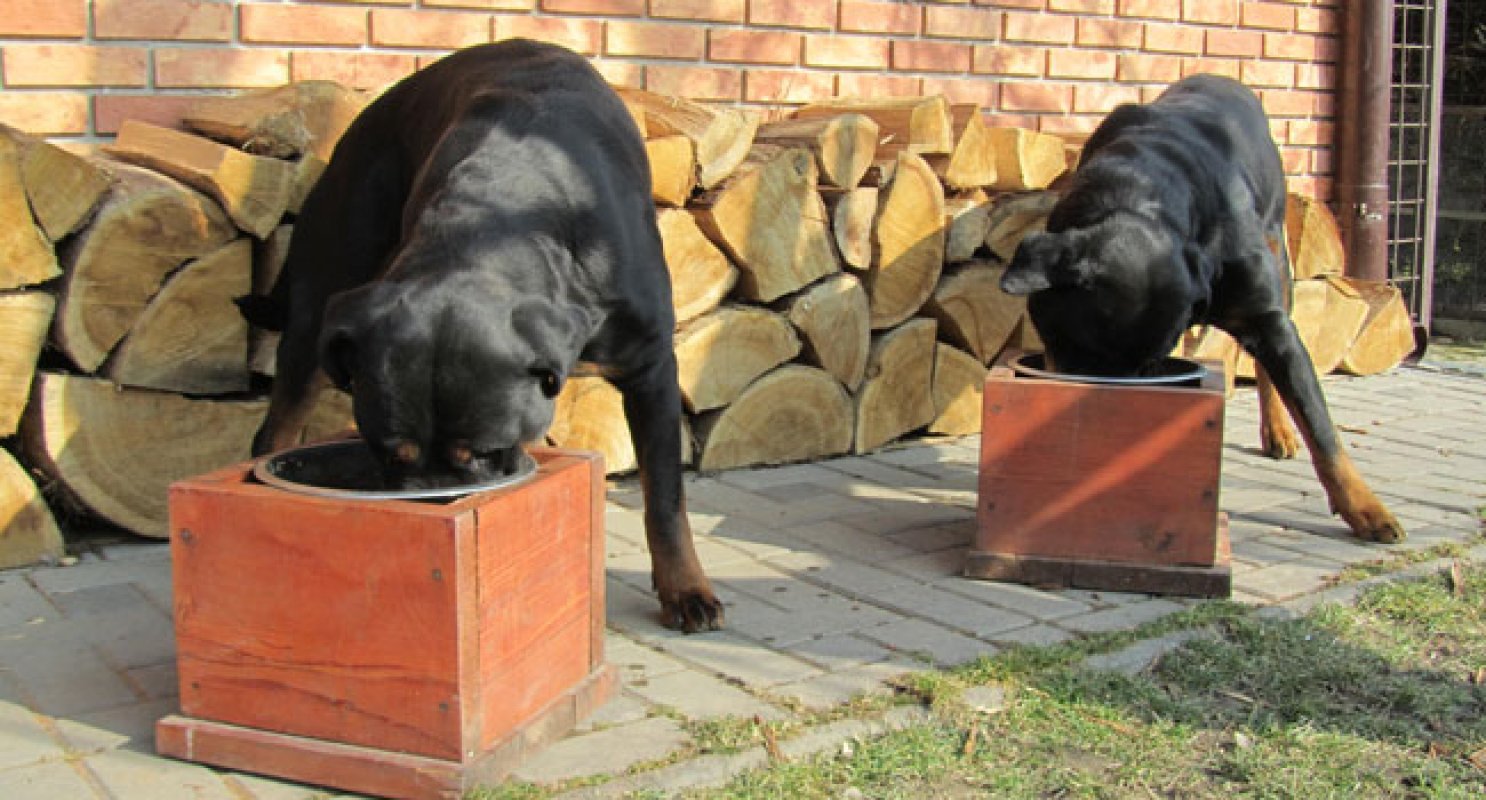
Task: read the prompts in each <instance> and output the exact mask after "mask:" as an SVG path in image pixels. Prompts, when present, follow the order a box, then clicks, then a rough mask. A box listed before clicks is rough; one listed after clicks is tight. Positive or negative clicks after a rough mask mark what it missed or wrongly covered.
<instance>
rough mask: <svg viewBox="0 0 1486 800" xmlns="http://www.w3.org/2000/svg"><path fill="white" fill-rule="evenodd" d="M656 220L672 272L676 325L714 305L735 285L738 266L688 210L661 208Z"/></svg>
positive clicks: (672, 294) (698, 315)
mask: <svg viewBox="0 0 1486 800" xmlns="http://www.w3.org/2000/svg"><path fill="white" fill-rule="evenodd" d="M656 223H657V225H658V226H659V228H660V238H661V242H662V244H663V245H664V247H665V251H666V267H667V269H668V271H669V272H670V273H671V305H672V306H674V307H675V309H676V325H677V326H678V327H679V326H680V325H682V324H683V323H685V322H688V321H690V320H693V319H696V318H697V317H700V316H701V315H703V314H705V313H707V312H708V311H711V310H712V309H714V308H717V306H718V305H719V304H720V303H722V299H723V298H724V297H726V296H727V293H728V292H730V291H732V290H733V287H734V286H735V285H737V283H738V268H737V267H734V266H733V264H732V262H731V261H728V258H727V256H725V255H723V253H722V251H721V250H718V249H717V246H716V245H714V244H712V241H711V240H710V239H708V238H707V237H706V235H704V234H703V233H702V230H701V228H699V227H697V222H696V219H695V218H693V217H692V215H691V214H690V213H688V212H686V211H682V210H679V209H661V210H660V211H659V212H658V213H657V215H656Z"/></svg>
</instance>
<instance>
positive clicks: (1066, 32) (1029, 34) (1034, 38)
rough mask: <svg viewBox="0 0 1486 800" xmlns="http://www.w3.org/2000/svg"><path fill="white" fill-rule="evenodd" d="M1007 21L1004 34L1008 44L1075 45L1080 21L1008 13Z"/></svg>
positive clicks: (1041, 15)
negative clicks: (1074, 41)
mask: <svg viewBox="0 0 1486 800" xmlns="http://www.w3.org/2000/svg"><path fill="white" fill-rule="evenodd" d="M1005 20H1006V23H1005V26H1004V31H1003V33H1004V36H1005V38H1006V41H1008V42H1031V43H1034V44H1073V39H1074V35H1075V34H1076V33H1077V31H1078V21H1077V20H1076V19H1074V18H1073V17H1052V16H1048V15H1046V14H1023V13H1020V12H1008V13H1007V14H1006V17H1005Z"/></svg>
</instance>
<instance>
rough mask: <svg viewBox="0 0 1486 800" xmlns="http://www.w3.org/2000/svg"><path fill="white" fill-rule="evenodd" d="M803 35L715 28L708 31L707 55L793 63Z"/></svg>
mask: <svg viewBox="0 0 1486 800" xmlns="http://www.w3.org/2000/svg"><path fill="white" fill-rule="evenodd" d="M802 41H803V37H802V36H801V35H800V34H798V33H791V32H788V31H752V30H727V29H714V30H711V31H708V32H707V58H708V59H709V60H711V61H721V62H725V63H743V64H794V63H797V62H798V61H799V60H800V50H801V42H802Z"/></svg>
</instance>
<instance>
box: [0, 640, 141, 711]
mask: <svg viewBox="0 0 1486 800" xmlns="http://www.w3.org/2000/svg"><path fill="white" fill-rule="evenodd" d="M0 670H3V671H5V672H7V673H8V679H9V680H11V681H13V682H14V683H15V685H16V687H17V688H18V690H19V692H20V694H21V696H22V697H24V698H25V699H26V700H27V702H28V704H32V707H33V708H34V710H36V711H39V712H41V713H44V714H48V715H51V716H55V717H64V716H68V715H71V714H83V713H87V712H89V711H98V710H101V709H106V708H114V707H116V706H122V705H129V704H132V703H137V702H139V701H140V700H142V699H144V698H143V697H142V696H141V695H140V693H139V692H138V691H136V690H135V689H134V687H133V686H131V685H130V684H129V683H128V682H126V681H125V680H124V679H123V678H121V677H120V676H119V674H118V673H117V672H116V671H115V670H114V669H112V668H111V667H109V666H108V665H107V664H105V663H104V662H103V660H102V659H100V658H99V657H98V654H97V652H96V651H95V650H94V649H93V648H92V646H91V645H90V644H89V643H88V642H87V641H86V640H85V639H83V638H82V637H80V636H78V635H77V633H76V632H75V631H74V630H73V629H72V627H71V626H70V624H69V623H68V622H67V621H66V620H62V621H56V622H44V623H40V624H37V625H32V626H28V627H26V628H14V629H12V630H11V635H9V636H7V637H6V642H5V647H4V648H0Z"/></svg>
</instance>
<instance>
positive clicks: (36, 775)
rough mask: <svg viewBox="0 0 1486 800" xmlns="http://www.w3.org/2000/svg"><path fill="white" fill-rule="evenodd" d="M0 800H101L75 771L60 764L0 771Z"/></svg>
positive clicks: (100, 795) (36, 765) (56, 762)
mask: <svg viewBox="0 0 1486 800" xmlns="http://www.w3.org/2000/svg"><path fill="white" fill-rule="evenodd" d="M0 797H4V798H5V799H6V800H88V798H104V797H105V795H102V794H99V793H98V792H97V790H96V789H95V788H94V787H93V785H92V784H91V783H89V782H88V781H87V780H85V779H84V778H83V776H82V775H81V774H79V773H78V771H77V768H76V767H74V766H73V765H72V764H70V763H67V762H64V761H53V762H48V763H44V764H34V765H31V766H28V767H20V768H17V769H8V770H3V771H0Z"/></svg>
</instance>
